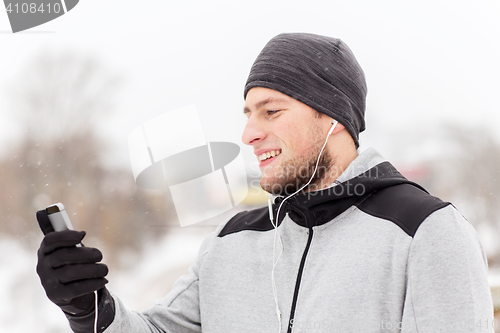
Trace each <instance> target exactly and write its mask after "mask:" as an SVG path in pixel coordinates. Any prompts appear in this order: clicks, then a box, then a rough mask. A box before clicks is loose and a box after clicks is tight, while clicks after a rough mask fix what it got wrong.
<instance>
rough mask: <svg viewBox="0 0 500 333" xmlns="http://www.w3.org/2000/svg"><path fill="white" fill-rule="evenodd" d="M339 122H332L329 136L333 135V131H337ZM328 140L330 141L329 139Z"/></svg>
mask: <svg viewBox="0 0 500 333" xmlns="http://www.w3.org/2000/svg"><path fill="white" fill-rule="evenodd" d="M338 123H339V122H338V121H336V120H335V119H333V120H332V128H330V131H329V132H328V136H330V134H332V132H333V130H334V129H335V127H337V124H338ZM327 140H328V139H327Z"/></svg>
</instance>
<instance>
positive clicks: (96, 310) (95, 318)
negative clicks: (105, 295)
mask: <svg viewBox="0 0 500 333" xmlns="http://www.w3.org/2000/svg"><path fill="white" fill-rule="evenodd" d="M94 296H95V317H94V333H97V318H99V317H98V314H97V312H98V309H99V304H98V301H97V298H98V297H97V290H94Z"/></svg>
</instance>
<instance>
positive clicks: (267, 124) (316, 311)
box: [38, 34, 494, 333]
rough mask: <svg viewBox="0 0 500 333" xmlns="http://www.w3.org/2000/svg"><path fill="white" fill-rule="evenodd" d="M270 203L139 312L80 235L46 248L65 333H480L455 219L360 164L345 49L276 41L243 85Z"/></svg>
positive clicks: (465, 231)
mask: <svg viewBox="0 0 500 333" xmlns="http://www.w3.org/2000/svg"><path fill="white" fill-rule="evenodd" d="M244 96H245V108H244V113H245V114H246V115H247V117H248V123H247V125H246V127H245V130H244V133H243V141H244V143H246V144H248V145H251V146H252V147H253V149H254V153H255V155H256V157H257V159H258V160H259V167H260V169H261V171H262V179H261V186H262V188H263V189H264V190H266V191H268V192H269V193H270V197H271V199H272V202H270V205H269V208H268V207H264V208H261V209H256V210H252V211H246V212H242V213H239V214H237V215H236V216H234V217H233V218H232V219H230V220H229V221H227V222H225V223H222V224H221V225H220V226H219V227H218V228H217V230H216V231H215V232H214V233H213V234H212V235H211V236H209V237H208V238H207V239H206V240H205V241H204V243H203V245H202V246H201V248H200V252H199V256H198V258H197V260H196V262H195V263H194V265H193V266H192V267H191V268H190V270H189V273H188V274H187V275H185V276H183V277H181V278H180V279H179V280H178V281H177V282H176V284H175V285H174V287H173V289H172V291H171V292H170V293H169V294H168V295H167V296H166V297H165V298H163V299H161V300H160V301H158V302H157V303H156V304H155V305H153V306H152V307H150V308H149V309H147V310H145V311H144V312H142V313H135V312H131V311H128V310H127V309H126V308H125V307H124V306H123V304H122V303H121V302H120V300H119V299H118V298H117V297H116V296H114V295H111V294H110V293H109V292H108V290H107V289H106V288H105V287H104V285H105V283H106V282H107V281H106V280H105V279H104V276H105V275H106V273H107V269H106V267H105V266H104V265H102V264H98V263H97V262H98V261H99V260H100V259H101V255H100V252H99V251H98V250H96V249H89V248H75V247H74V245H75V244H77V243H78V242H80V240H81V239H82V238H83V236H84V233H80V232H76V231H66V232H58V233H52V234H49V235H47V236H46V237H45V239H44V240H43V242H42V245H41V247H40V250H39V263H38V272H39V275H40V278H41V281H42V284H43V285H44V287H45V289H46V292H47V295H48V296H49V298H50V299H51V300H52V301H53V302H55V303H56V304H58V305H59V306H61V308H62V309H63V310H64V311H65V313H66V315H67V317H68V319H69V321H70V324H71V326H72V328H73V330H74V331H75V332H90V331H91V330H92V325H93V322H94V318H95V317H94V316H95V311H94V305H93V300H94V296H93V295H94V294H93V291H94V290H99V293H98V294H99V299H98V301H99V305H98V327H97V330H98V331H99V332H106V333H108V332H204V333H207V332H217V333H220V332H238V333H240V332H259V333H263V332H276V331H278V332H289V333H291V332H295V333H297V332H308V331H311V332H492V331H493V330H492V325H493V324H494V322H493V310H492V301H491V295H490V292H489V287H488V283H487V263H486V257H485V255H484V252H483V250H482V247H481V245H480V243H479V240H478V238H477V235H476V233H475V232H474V230H473V228H472V227H471V226H470V224H469V223H468V222H467V221H466V220H465V219H464V218H463V217H462V216H461V215H460V214H459V213H458V212H457V211H456V210H455V208H454V207H453V206H452V205H451V204H449V203H446V202H443V201H441V200H440V199H438V198H435V197H432V196H431V195H429V194H428V193H427V192H425V190H424V189H423V188H421V187H420V186H419V185H417V184H415V183H412V182H410V181H408V180H406V179H405V178H404V177H403V176H402V175H401V174H400V173H399V172H398V171H397V170H396V169H395V168H394V167H393V166H392V165H391V164H390V163H389V162H387V161H385V160H384V159H383V158H382V157H381V156H380V155H379V154H378V153H377V152H376V151H374V150H372V149H369V150H367V151H365V152H363V153H361V154H359V155H358V152H357V147H358V135H359V132H361V131H363V130H364V128H365V125H364V110H365V96H366V84H365V79H364V74H363V71H362V69H361V67H360V66H359V64H358V63H357V61H356V59H355V58H354V55H353V54H352V52H351V51H350V50H349V48H348V47H347V46H346V45H345V44H344V43H343V42H342V41H340V40H338V39H334V38H329V37H324V36H317V35H312V34H281V35H278V36H276V37H275V38H273V39H272V40H271V41H270V42H269V43H268V44H267V45H266V46H265V48H264V49H263V50H262V52H261V53H260V55H259V56H258V57H257V59H256V61H255V63H254V65H253V67H252V69H251V72H250V75H249V78H248V80H247V83H246V86H245V92H244Z"/></svg>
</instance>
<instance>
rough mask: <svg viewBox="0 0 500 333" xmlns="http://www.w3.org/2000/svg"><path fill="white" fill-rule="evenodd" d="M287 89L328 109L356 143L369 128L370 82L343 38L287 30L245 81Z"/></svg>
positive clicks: (318, 108)
mask: <svg viewBox="0 0 500 333" xmlns="http://www.w3.org/2000/svg"><path fill="white" fill-rule="evenodd" d="M254 87H264V88H269V89H273V90H277V91H279V92H282V93H284V94H285V95H288V96H290V97H292V98H294V99H296V100H298V101H300V102H302V103H304V104H306V105H308V106H310V107H312V108H313V109H315V110H316V111H319V112H321V113H324V114H326V115H328V116H330V117H332V118H333V119H335V120H337V121H338V122H339V123H341V124H342V125H344V126H345V128H346V129H347V130H348V131H349V133H350V134H351V136H352V138H353V140H354V143H355V144H356V147H358V146H359V140H358V139H359V133H360V132H362V131H363V130H364V129H365V121H364V115H365V99H366V92H367V88H366V81H365V76H364V73H363V70H362V69H361V66H360V65H359V64H358V62H357V61H356V58H355V57H354V54H353V53H352V51H351V50H350V49H349V47H347V45H346V44H345V43H344V42H342V41H341V40H340V39H336V38H331V37H325V36H319V35H314V34H306V33H283V34H280V35H278V36H276V37H274V38H273V39H271V40H270V41H269V42H268V43H267V45H266V46H265V47H264V49H263V50H262V51H261V52H260V54H259V56H258V57H257V59H256V60H255V62H254V64H253V66H252V69H251V70H250V75H249V76H248V80H247V82H246V85H245V91H244V98H246V96H247V93H248V91H249V90H250V89H252V88H254Z"/></svg>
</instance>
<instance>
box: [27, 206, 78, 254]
mask: <svg viewBox="0 0 500 333" xmlns="http://www.w3.org/2000/svg"><path fill="white" fill-rule="evenodd" d="M36 219H37V220H38V224H39V225H40V229H42V232H43V234H44V235H46V234H48V233H50V232H54V231H62V230H68V229H69V230H73V225H72V224H71V220H70V219H69V216H68V213H67V212H66V209H64V205H63V204H62V203H60V202H58V203H56V204H54V205H50V206H48V207H47V208H45V209H42V210H39V211H38V212H36ZM77 246H81V244H78V245H77Z"/></svg>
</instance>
